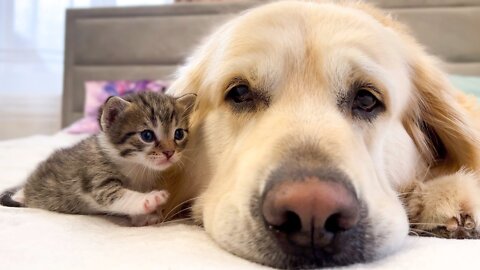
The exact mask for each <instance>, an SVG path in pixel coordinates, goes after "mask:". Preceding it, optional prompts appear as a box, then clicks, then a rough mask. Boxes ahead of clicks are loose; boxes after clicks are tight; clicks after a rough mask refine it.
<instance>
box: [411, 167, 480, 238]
mask: <svg viewBox="0 0 480 270" xmlns="http://www.w3.org/2000/svg"><path fill="white" fill-rule="evenodd" d="M406 206H407V213H408V216H409V219H410V224H411V225H410V226H411V232H412V234H414V235H422V236H435V237H443V238H458V239H465V238H478V237H479V232H480V223H479V221H480V219H479V218H480V184H479V179H478V177H477V176H476V175H475V174H473V173H469V172H465V171H459V172H457V173H455V174H452V175H447V176H442V177H439V178H435V179H432V180H429V181H427V182H425V183H418V184H417V185H416V187H415V188H414V189H413V190H412V192H411V193H409V194H408V196H407V197H406Z"/></svg>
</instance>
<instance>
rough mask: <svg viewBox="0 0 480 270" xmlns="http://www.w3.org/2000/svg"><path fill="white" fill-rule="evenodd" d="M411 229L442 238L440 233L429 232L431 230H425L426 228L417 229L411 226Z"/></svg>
mask: <svg viewBox="0 0 480 270" xmlns="http://www.w3.org/2000/svg"><path fill="white" fill-rule="evenodd" d="M410 231H413V232H415V233H417V234H418V233H422V234H427V235H430V236H434V237H437V238H442V237H441V236H440V235H438V234H436V233H433V232H429V231H425V230H421V229H417V228H411V229H410Z"/></svg>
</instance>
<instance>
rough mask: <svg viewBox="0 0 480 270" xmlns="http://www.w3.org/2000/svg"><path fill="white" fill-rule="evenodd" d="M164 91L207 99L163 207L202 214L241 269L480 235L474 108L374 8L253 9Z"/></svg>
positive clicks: (351, 259) (304, 264) (285, 4)
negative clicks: (244, 264) (424, 237)
mask: <svg viewBox="0 0 480 270" xmlns="http://www.w3.org/2000/svg"><path fill="white" fill-rule="evenodd" d="M169 92H170V93H171V94H174V95H177V96H179V95H183V94H185V93H190V92H195V93H196V94H197V95H198V98H197V103H196V112H195V114H194V116H193V119H192V127H191V131H190V132H191V143H190V145H189V147H188V150H186V153H188V154H186V155H185V159H184V160H183V166H182V168H181V169H178V170H175V171H172V177H175V179H176V180H175V183H174V184H173V185H172V186H170V187H169V188H170V189H171V191H172V192H171V193H172V194H173V197H172V200H171V202H170V205H169V208H170V209H171V210H172V209H173V212H175V210H177V209H179V208H181V207H179V205H181V203H183V202H187V201H193V215H194V217H195V220H196V221H198V223H200V224H202V225H203V226H204V228H205V230H206V231H207V233H208V234H209V235H210V236H211V237H212V238H213V239H214V240H215V241H216V242H217V243H218V244H219V245H220V246H221V247H223V248H224V249H226V250H228V251H230V252H232V253H234V254H236V255H238V256H241V257H243V258H246V259H248V260H251V261H254V262H258V263H261V264H265V265H269V266H273V267H280V268H310V267H322V266H336V265H348V264H352V263H357V262H364V261H369V260H372V259H375V258H378V257H381V256H383V255H385V254H388V253H390V252H392V251H394V250H396V249H397V248H398V247H399V246H400V245H401V244H402V242H403V241H404V239H405V238H406V236H407V234H408V233H409V225H410V226H412V229H411V230H412V231H413V232H417V233H420V234H433V235H438V236H443V237H451V238H473V237H476V235H477V232H478V230H479V229H480V222H479V218H480V187H479V185H478V176H477V175H476V172H477V170H478V164H479V159H478V157H479V145H480V141H479V137H478V134H477V130H478V127H477V126H476V123H474V122H473V121H472V116H473V115H474V114H476V113H477V109H476V107H475V106H476V105H475V103H472V102H471V100H470V99H469V98H467V97H465V96H464V95H463V94H461V93H458V92H456V91H455V90H454V89H453V88H452V86H451V85H450V83H449V82H448V80H447V78H446V76H445V74H444V73H443V72H442V71H441V70H440V69H439V68H438V64H437V61H436V60H435V59H434V58H433V57H431V56H429V55H428V54H427V53H425V51H424V49H423V48H422V47H421V46H420V45H419V44H417V43H416V41H415V40H414V39H413V38H412V37H411V35H410V34H409V33H408V31H407V30H406V29H405V27H404V26H403V25H401V24H400V23H398V22H396V21H395V20H393V19H392V18H391V17H389V16H387V15H385V14H383V13H382V12H381V11H379V10H377V9H375V8H373V7H371V6H369V5H366V4H361V3H343V4H336V3H320V2H311V1H281V2H275V3H270V4H267V5H264V6H261V7H258V8H255V9H252V10H250V11H248V12H245V13H244V14H241V15H240V16H238V17H236V18H234V19H233V20H231V21H230V22H228V23H226V24H225V25H223V26H222V27H220V28H219V29H218V30H217V31H216V32H215V33H213V34H212V35H211V36H210V37H209V38H208V39H207V40H206V41H205V43H204V44H203V45H202V46H200V47H199V48H198V49H197V50H196V52H195V53H194V54H193V55H192V57H191V58H190V59H189V61H188V62H187V63H186V65H185V66H184V67H183V68H181V70H180V71H179V75H178V78H177V80H176V81H175V83H174V84H173V86H172V87H171V89H170V90H169ZM175 207H176V208H175ZM409 221H410V223H409Z"/></svg>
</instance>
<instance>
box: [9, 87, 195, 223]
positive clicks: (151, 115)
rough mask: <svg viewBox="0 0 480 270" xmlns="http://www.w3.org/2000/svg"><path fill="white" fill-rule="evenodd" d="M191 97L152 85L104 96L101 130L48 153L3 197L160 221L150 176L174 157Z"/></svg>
mask: <svg viewBox="0 0 480 270" xmlns="http://www.w3.org/2000/svg"><path fill="white" fill-rule="evenodd" d="M195 97H196V96H195V95H194V94H187V95H185V96H182V97H179V98H174V97H171V96H168V95H164V94H157V93H152V92H143V93H140V94H132V95H129V96H126V97H124V98H123V99H122V98H120V97H110V98H109V99H108V100H107V101H106V102H105V104H104V105H103V107H102V108H101V110H100V112H101V114H100V116H99V122H100V126H101V132H100V134H98V135H93V136H91V137H89V138H87V139H85V140H83V141H81V142H80V143H78V144H76V145H74V146H73V147H71V148H67V149H62V150H59V151H56V152H55V153H53V154H52V155H51V156H50V157H49V158H48V159H47V160H46V161H44V162H42V163H41V164H40V165H39V166H38V168H37V169H36V170H35V171H34V172H33V173H32V174H31V175H30V177H29V178H28V179H27V181H26V183H25V186H24V187H23V188H21V189H20V190H18V191H17V192H16V193H15V194H13V193H12V192H6V193H4V195H3V196H4V198H1V201H2V203H4V204H8V205H9V206H26V207H34V208H42V209H47V210H51V211H57V212H62V213H71V214H97V213H107V214H119V215H128V216H129V217H131V221H132V224H133V225H136V226H143V225H150V224H154V223H157V222H159V221H160V220H161V213H160V209H159V206H161V205H162V204H164V203H165V202H166V201H167V199H168V192H167V191H165V190H155V187H156V181H157V180H158V179H160V178H161V172H162V171H163V170H165V169H167V168H169V167H170V166H171V165H172V164H174V163H175V162H177V161H178V160H179V159H180V156H181V152H182V150H183V149H184V148H185V145H186V143H187V135H188V125H189V122H188V119H189V115H190V113H191V111H192V108H193V105H194V102H195ZM5 196H8V197H6V198H5ZM157 208H158V210H157Z"/></svg>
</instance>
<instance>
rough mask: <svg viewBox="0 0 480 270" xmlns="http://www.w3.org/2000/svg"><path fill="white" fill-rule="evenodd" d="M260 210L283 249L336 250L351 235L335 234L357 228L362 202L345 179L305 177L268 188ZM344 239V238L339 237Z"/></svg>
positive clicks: (297, 250) (296, 251)
mask: <svg viewBox="0 0 480 270" xmlns="http://www.w3.org/2000/svg"><path fill="white" fill-rule="evenodd" d="M261 211H262V214H263V218H264V221H265V225H266V226H267V228H268V230H270V231H271V232H272V233H273V234H274V235H275V238H277V240H278V242H279V243H280V246H281V248H282V249H283V250H284V252H286V253H290V254H291V255H299V254H298V253H299V252H301V250H303V249H305V248H308V249H311V248H314V249H317V250H321V251H322V252H327V253H336V252H337V250H336V249H337V248H341V246H342V243H335V245H333V244H332V243H333V242H334V240H335V239H337V240H336V241H337V242H338V241H348V237H336V236H337V234H341V233H345V232H346V231H349V230H350V229H352V228H354V227H355V226H356V225H357V223H358V222H359V219H360V205H359V202H358V200H357V198H356V196H355V194H354V193H353V191H352V190H351V189H349V188H347V186H346V185H345V184H344V183H342V182H337V181H331V180H324V179H318V177H305V178H304V179H302V180H297V179H292V180H289V179H287V180H283V181H278V182H276V183H274V184H273V185H270V186H269V187H268V189H267V190H266V191H265V193H264V196H263V202H262V205H261ZM339 239H341V240H339Z"/></svg>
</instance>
